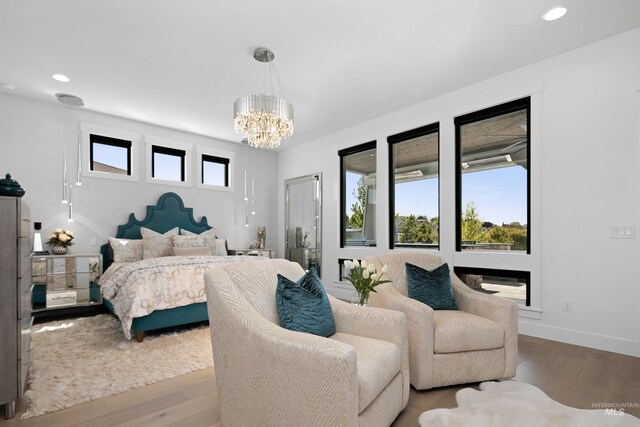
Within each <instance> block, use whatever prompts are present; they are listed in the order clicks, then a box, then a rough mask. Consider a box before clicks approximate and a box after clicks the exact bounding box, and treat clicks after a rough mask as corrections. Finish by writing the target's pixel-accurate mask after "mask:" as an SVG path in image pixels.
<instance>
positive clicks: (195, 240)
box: [171, 235, 207, 248]
mask: <svg viewBox="0 0 640 427" xmlns="http://www.w3.org/2000/svg"><path fill="white" fill-rule="evenodd" d="M171 241H172V242H173V247H174V248H175V247H178V248H202V247H204V246H207V244H206V243H205V242H204V239H203V238H202V237H200V236H195V235H194V236H171Z"/></svg>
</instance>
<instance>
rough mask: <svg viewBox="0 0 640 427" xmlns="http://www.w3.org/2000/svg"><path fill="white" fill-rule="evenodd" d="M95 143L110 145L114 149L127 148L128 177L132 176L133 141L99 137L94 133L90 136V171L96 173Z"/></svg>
mask: <svg viewBox="0 0 640 427" xmlns="http://www.w3.org/2000/svg"><path fill="white" fill-rule="evenodd" d="M94 143H95V144H101V145H110V146H112V147H118V148H125V149H126V150H127V176H131V147H132V146H133V142H132V141H128V140H126V139H119V138H113V137H110V136H104V135H98V134H94V133H91V134H89V170H91V171H95V169H94V168H93V144H94ZM107 166H108V165H107ZM105 173H112V174H114V175H120V174H116V173H113V172H105Z"/></svg>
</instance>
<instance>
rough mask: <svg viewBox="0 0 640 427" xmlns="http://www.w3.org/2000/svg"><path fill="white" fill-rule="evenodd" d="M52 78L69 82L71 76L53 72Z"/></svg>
mask: <svg viewBox="0 0 640 427" xmlns="http://www.w3.org/2000/svg"><path fill="white" fill-rule="evenodd" d="M51 78H52V79H53V80H57V81H59V82H62V83H68V82H69V77H67V76H65V75H64V74H52V75H51Z"/></svg>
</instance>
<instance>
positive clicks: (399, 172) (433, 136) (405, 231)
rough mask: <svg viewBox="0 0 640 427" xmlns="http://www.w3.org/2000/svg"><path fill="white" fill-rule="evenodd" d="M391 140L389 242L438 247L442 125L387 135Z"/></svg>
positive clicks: (400, 244)
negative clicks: (439, 146)
mask: <svg viewBox="0 0 640 427" xmlns="http://www.w3.org/2000/svg"><path fill="white" fill-rule="evenodd" d="M387 141H388V143H389V176H390V180H391V185H390V186H389V214H390V236H389V237H390V238H389V246H390V248H391V249H393V248H394V247H420V248H432V249H438V242H439V240H440V238H439V216H440V212H439V185H438V184H439V148H438V144H439V125H438V123H435V124H432V125H429V126H424V127H421V128H418V129H413V130H410V131H407V132H403V133H400V134H397V135H393V136H390V137H389V138H387Z"/></svg>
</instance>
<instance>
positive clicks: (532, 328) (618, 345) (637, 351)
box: [518, 319, 640, 357]
mask: <svg viewBox="0 0 640 427" xmlns="http://www.w3.org/2000/svg"><path fill="white" fill-rule="evenodd" d="M518 332H519V333H520V334H522V335H530V336H533V337H537V338H544V339H548V340H552V341H560V342H564V343H567V344H574V345H579V346H582V347H589V348H595V349H598V350H604V351H611V352H614V353H620V354H626V355H628V356H635V357H640V342H639V341H634V340H627V339H623V338H616V337H610V336H606V335H598V334H590V333H587V332H583V331H576V330H573V329H566V328H558V327H556V326H549V325H540V324H538V323H532V322H528V321H527V320H526V319H520V322H519V323H518Z"/></svg>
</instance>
